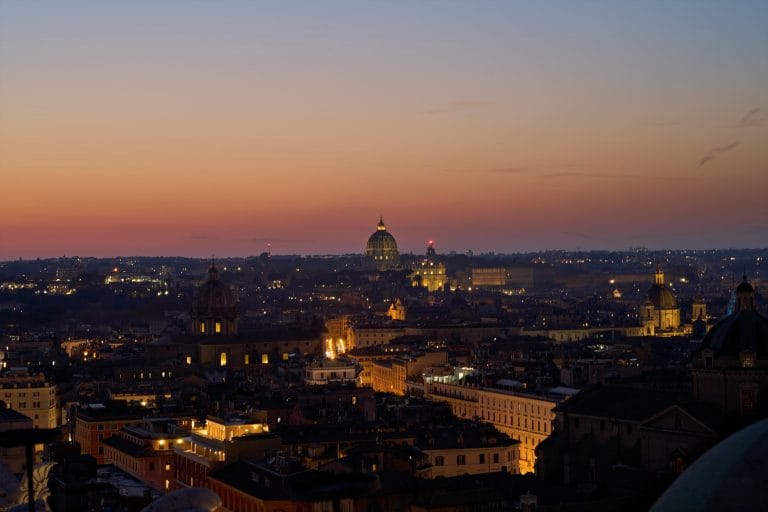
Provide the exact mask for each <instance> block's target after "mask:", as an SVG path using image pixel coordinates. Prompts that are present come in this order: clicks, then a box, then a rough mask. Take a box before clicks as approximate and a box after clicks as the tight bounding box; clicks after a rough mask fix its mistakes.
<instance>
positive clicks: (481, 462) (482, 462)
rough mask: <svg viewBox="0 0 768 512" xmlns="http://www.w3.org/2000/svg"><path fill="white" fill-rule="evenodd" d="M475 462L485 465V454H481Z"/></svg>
mask: <svg viewBox="0 0 768 512" xmlns="http://www.w3.org/2000/svg"><path fill="white" fill-rule="evenodd" d="M477 462H478V464H485V454H484V453H481V454H480V455H479V456H478V461H477Z"/></svg>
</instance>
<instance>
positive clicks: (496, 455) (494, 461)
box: [493, 453, 499, 464]
mask: <svg viewBox="0 0 768 512" xmlns="http://www.w3.org/2000/svg"><path fill="white" fill-rule="evenodd" d="M493 463H494V464H498V463H499V454H498V453H494V454H493Z"/></svg>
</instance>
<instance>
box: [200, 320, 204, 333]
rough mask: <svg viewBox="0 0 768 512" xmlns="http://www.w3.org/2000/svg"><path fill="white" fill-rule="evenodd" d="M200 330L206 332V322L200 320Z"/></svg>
mask: <svg viewBox="0 0 768 512" xmlns="http://www.w3.org/2000/svg"><path fill="white" fill-rule="evenodd" d="M200 332H205V322H200Z"/></svg>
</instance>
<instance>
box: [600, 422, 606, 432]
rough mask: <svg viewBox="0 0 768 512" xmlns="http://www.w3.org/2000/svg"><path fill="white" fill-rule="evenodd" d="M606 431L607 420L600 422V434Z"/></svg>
mask: <svg viewBox="0 0 768 512" xmlns="http://www.w3.org/2000/svg"><path fill="white" fill-rule="evenodd" d="M604 431H605V420H600V432H604Z"/></svg>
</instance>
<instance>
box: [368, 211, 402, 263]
mask: <svg viewBox="0 0 768 512" xmlns="http://www.w3.org/2000/svg"><path fill="white" fill-rule="evenodd" d="M365 257H366V258H368V259H370V260H373V261H374V263H375V264H376V266H377V267H379V268H381V269H386V268H394V267H396V266H397V265H398V264H399V263H400V253H399V252H398V251H397V242H396V241H395V237H393V236H392V235H391V234H390V233H389V232H388V231H387V227H386V226H385V225H384V220H383V219H379V225H378V227H377V228H376V231H374V232H373V234H372V235H371V236H370V237H368V243H367V244H365Z"/></svg>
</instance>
